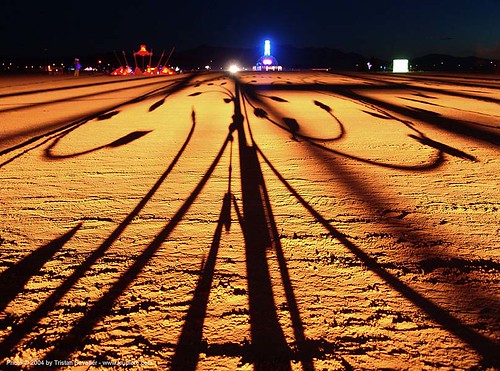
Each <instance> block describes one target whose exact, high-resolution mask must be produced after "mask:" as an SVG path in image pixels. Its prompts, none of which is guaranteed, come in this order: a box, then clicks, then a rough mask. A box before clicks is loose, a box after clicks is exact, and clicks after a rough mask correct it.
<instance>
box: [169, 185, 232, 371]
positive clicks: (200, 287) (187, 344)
mask: <svg viewBox="0 0 500 371" xmlns="http://www.w3.org/2000/svg"><path fill="white" fill-rule="evenodd" d="M231 199H232V195H231V194H230V193H226V194H225V195H224V198H223V201H222V207H221V211H220V214H219V220H218V222H217V227H216V229H215V232H214V236H213V238H212V244H211V245H210V251H209V253H208V256H207V259H206V261H205V262H204V263H203V265H202V272H201V276H200V279H199V280H198V283H197V285H196V288H195V290H194V293H193V298H192V299H191V303H190V305H189V309H188V312H187V314H186V317H185V321H184V326H183V327H182V331H181V335H180V336H179V340H178V341H177V346H176V347H175V354H174V356H173V358H172V363H171V365H170V370H171V371H189V370H193V371H194V370H196V365H197V364H198V359H199V355H200V353H201V352H202V351H203V343H202V337H203V324H204V323H205V317H206V313H207V306H208V299H209V295H210V289H211V287H212V281H213V277H214V272H215V263H216V261H217V254H218V252H219V247H220V240H221V236H222V230H223V227H224V225H225V224H226V223H227V220H228V218H229V219H230V218H231V215H230V213H231ZM228 214H229V215H228ZM226 225H227V224H226Z"/></svg>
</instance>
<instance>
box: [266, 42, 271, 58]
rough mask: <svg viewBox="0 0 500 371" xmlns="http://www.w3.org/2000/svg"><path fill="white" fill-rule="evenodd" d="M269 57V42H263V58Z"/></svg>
mask: <svg viewBox="0 0 500 371" xmlns="http://www.w3.org/2000/svg"><path fill="white" fill-rule="evenodd" d="M270 55H271V40H266V41H264V56H266V57H268V56H270Z"/></svg>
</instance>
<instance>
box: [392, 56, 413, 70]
mask: <svg viewBox="0 0 500 371" xmlns="http://www.w3.org/2000/svg"><path fill="white" fill-rule="evenodd" d="M392 72H395V73H406V72H410V70H409V68H408V59H394V60H393V61H392Z"/></svg>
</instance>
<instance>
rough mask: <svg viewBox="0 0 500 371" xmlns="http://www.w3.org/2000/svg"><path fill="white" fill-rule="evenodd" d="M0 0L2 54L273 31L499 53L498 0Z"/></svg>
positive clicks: (355, 45)
mask: <svg viewBox="0 0 500 371" xmlns="http://www.w3.org/2000/svg"><path fill="white" fill-rule="evenodd" d="M2 1H3V2H4V3H6V4H5V5H4V6H2V12H1V14H0V38H1V40H0V48H1V49H0V55H2V54H3V55H40V54H43V53H47V54H49V55H83V54H88V53H93V52H105V51H113V50H118V51H120V50H125V51H127V52H128V51H131V50H134V49H137V48H138V45H139V44H140V43H145V44H147V45H148V47H152V48H154V49H156V50H163V49H167V50H169V49H170V48H171V47H172V46H175V47H176V48H177V50H185V49H189V48H193V47H196V46H199V45H202V44H206V45H214V46H231V47H255V46H260V45H261V44H262V42H263V40H264V38H270V39H271V40H272V41H273V42H274V43H276V44H290V45H293V46H297V47H302V46H316V47H333V48H337V49H341V50H343V51H346V52H351V51H352V52H357V53H361V54H363V55H365V56H367V57H370V56H375V57H380V58H387V59H390V58H393V57H404V56H406V57H410V58H411V57H418V56H422V55H424V54H427V53H445V54H453V55H457V56H467V55H477V56H482V57H487V58H497V59H500V22H499V15H500V0H455V1H452V0H437V1H427V0H422V1H420V2H418V1H415V0H412V1H406V0H405V1H403V0H401V1H393V0H384V1H376V0H375V1H355V0H350V1H344V0H342V1H335V0H316V1H297V0H289V1H282V0H269V1H268V2H263V1H255V2H251V1H248V2H241V1H238V0H233V1H228V0H219V1H217V0H213V1H210V0H204V1H198V0H183V1H177V2H174V1H169V2H167V1H154V0H135V1H131V0H118V1H116V2H110V1H107V0H101V1H94V0H78V1H75V0H73V1H52V2H50V1H47V2H44V1H38V2H36V3H35V2H29V3H28V2H24V1H19V0H2Z"/></svg>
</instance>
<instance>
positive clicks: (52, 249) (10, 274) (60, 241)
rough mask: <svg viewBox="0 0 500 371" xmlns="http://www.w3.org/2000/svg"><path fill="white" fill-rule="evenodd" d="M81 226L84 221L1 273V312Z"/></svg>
mask: <svg viewBox="0 0 500 371" xmlns="http://www.w3.org/2000/svg"><path fill="white" fill-rule="evenodd" d="M81 226H82V223H79V224H78V225H76V226H75V227H74V228H72V229H71V230H70V231H68V232H66V233H65V234H63V235H62V236H60V237H57V238H56V239H54V240H53V241H51V242H49V243H48V244H46V245H44V246H42V247H40V248H38V249H37V250H35V251H33V252H32V253H30V254H29V255H28V256H26V257H24V258H23V259H22V260H21V261H19V262H17V263H15V264H14V265H12V266H11V267H9V268H7V269H6V270H5V271H3V272H2V273H1V274H0V293H1V294H0V312H1V311H3V310H4V309H5V308H6V307H7V305H9V303H10V302H11V301H12V300H13V299H14V298H15V297H16V296H17V295H18V294H19V293H20V292H22V291H23V289H24V286H25V285H26V283H27V282H28V281H29V279H30V278H31V277H33V276H34V275H36V274H37V273H38V272H39V271H40V269H41V268H42V267H43V265H44V264H45V263H46V262H48V261H49V260H50V259H51V258H52V257H53V256H54V255H55V254H56V253H57V252H58V251H59V250H61V248H62V247H63V246H64V245H65V244H66V242H68V241H69V240H70V239H71V238H72V237H73V236H74V235H75V233H76V232H77V231H78V230H79V229H80V227H81Z"/></svg>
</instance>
